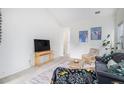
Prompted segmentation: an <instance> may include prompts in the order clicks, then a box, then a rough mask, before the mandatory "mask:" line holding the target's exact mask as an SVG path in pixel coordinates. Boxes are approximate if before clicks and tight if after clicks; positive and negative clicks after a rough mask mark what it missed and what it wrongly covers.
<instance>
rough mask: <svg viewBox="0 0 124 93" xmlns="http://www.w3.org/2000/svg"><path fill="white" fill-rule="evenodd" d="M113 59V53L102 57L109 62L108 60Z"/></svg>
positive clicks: (105, 61)
mask: <svg viewBox="0 0 124 93" xmlns="http://www.w3.org/2000/svg"><path fill="white" fill-rule="evenodd" d="M111 59H112V56H111V54H109V55H107V56H104V57H102V59H101V61H102V62H104V63H106V64H107V63H108V61H109V60H111Z"/></svg>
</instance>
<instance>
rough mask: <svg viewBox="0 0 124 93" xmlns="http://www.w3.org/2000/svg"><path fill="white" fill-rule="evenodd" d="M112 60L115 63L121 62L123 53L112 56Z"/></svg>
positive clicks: (123, 56)
mask: <svg viewBox="0 0 124 93" xmlns="http://www.w3.org/2000/svg"><path fill="white" fill-rule="evenodd" d="M112 59H113V60H114V61H115V62H118V63H119V62H121V61H122V60H124V53H115V54H113V55H112Z"/></svg>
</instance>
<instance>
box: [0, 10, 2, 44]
mask: <svg viewBox="0 0 124 93" xmlns="http://www.w3.org/2000/svg"><path fill="white" fill-rule="evenodd" d="M1 42H2V14H1V9H0V44H1Z"/></svg>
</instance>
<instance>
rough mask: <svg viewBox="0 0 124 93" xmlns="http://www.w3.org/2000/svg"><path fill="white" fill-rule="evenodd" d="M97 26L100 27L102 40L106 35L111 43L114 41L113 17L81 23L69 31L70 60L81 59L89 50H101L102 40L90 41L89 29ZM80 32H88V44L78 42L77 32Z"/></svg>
mask: <svg viewBox="0 0 124 93" xmlns="http://www.w3.org/2000/svg"><path fill="white" fill-rule="evenodd" d="M98 26H100V27H102V40H104V39H105V37H106V36H107V35H108V34H111V37H112V41H114V17H104V18H101V19H93V20H91V21H87V22H82V23H81V24H79V25H77V26H75V27H72V29H71V36H70V55H71V57H72V58H81V55H82V54H86V53H88V52H89V49H90V48H98V49H100V50H101V46H102V40H91V39H90V35H91V33H90V28H91V27H98ZM82 30H88V43H80V42H79V31H82ZM102 54H103V52H101V53H100V55H102Z"/></svg>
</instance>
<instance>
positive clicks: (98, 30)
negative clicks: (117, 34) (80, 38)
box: [91, 27, 102, 40]
mask: <svg viewBox="0 0 124 93" xmlns="http://www.w3.org/2000/svg"><path fill="white" fill-rule="evenodd" d="M101 37H102V27H92V28H91V40H101Z"/></svg>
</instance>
